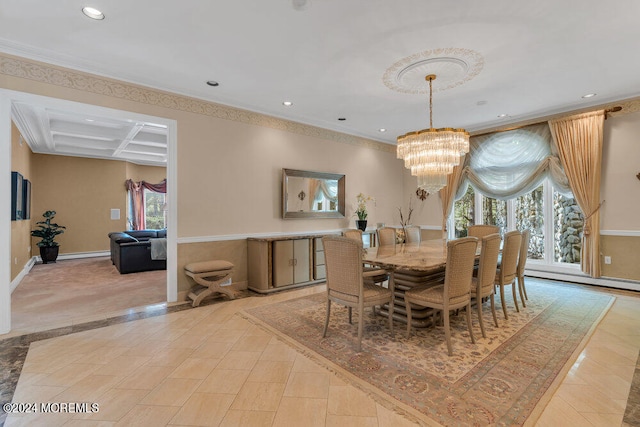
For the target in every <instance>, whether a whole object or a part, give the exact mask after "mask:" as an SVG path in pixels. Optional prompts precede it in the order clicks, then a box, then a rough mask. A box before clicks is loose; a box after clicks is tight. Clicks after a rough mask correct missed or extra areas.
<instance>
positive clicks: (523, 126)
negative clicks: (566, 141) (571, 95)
mask: <svg viewBox="0 0 640 427" xmlns="http://www.w3.org/2000/svg"><path fill="white" fill-rule="evenodd" d="M594 111H595V110H594ZM618 111H622V107H620V106H617V107H611V108H607V109H606V110H604V119H605V120H607V118H608V115H609V113H617V112H618ZM549 120H550V119H547V120H540V121H539V122H534V123H526V124H523V125H517V126H512V127H509V128H506V129H499V130H491V131H488V132H482V133H475V134H473V135H471V136H472V137H474V136H483V135H488V134H490V133H500V132H509V131H512V130H517V129H522V128H526V127H527V126H534V125H539V124H542V123H547V122H548V121H549Z"/></svg>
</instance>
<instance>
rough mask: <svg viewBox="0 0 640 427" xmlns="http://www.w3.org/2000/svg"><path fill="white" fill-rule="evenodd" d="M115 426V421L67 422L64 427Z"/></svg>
mask: <svg viewBox="0 0 640 427" xmlns="http://www.w3.org/2000/svg"><path fill="white" fill-rule="evenodd" d="M115 424H116V423H115V421H100V420H69V421H67V422H66V423H65V424H64V427H113V426H114V425H115Z"/></svg>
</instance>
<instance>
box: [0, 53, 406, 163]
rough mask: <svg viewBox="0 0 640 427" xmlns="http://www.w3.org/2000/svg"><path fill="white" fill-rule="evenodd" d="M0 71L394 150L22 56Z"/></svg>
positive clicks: (0, 60) (1, 60) (7, 58)
mask: <svg viewBox="0 0 640 427" xmlns="http://www.w3.org/2000/svg"><path fill="white" fill-rule="evenodd" d="M0 74H4V75H7V76H12V77H19V78H22V79H28V80H34V81H37V82H41V83H48V84H52V85H56V86H61V87H65V88H70V89H76V90H80V91H83V92H89V93H95V94H98V95H104V96H110V97H114V98H119V99H126V100H128V101H134V102H139V103H142V104H148V105H154V106H158V107H164V108H169V109H172V110H180V111H185V112H189V113H194V114H201V115H205V116H211V117H216V118H219V119H225V120H232V121H235V122H240V123H245V124H250V125H256V126H263V127H268V128H272V129H278V130H283V131H287V132H291V133H297V134H299V135H305V136H311V137H315V138H322V139H327V140H331V141H336V142H340V143H344V144H351V145H358V146H362V147H366V148H371V149H374V150H379V151H384V152H389V153H394V154H395V152H396V147H395V145H391V144H385V143H383V142H378V141H374V140H371V139H366V138H361V137H358V136H353V135H348V134H345V133H341V132H336V131H333V130H329V129H323V128H319V127H316V126H311V125H305V124H302V123H297V122H293V121H289V120H284V119H279V118H276V117H271V116H267V115H265V114H260V113H254V112H252V111H247V110H242V109H239V108H234V107H228V106H225V105H221V104H216V103H214V102H208V101H203V100H199V99H196V98H191V97H188V96H183V95H177V94H173V93H169V92H163V91H160V90H156V89H149V88H146V87H143V86H139V85H135V84H131V83H125V82H119V81H116V80H113V79H109V78H105V77H99V76H96V75H92V74H88V73H84V72H80V71H74V70H70V69H67V68H62V67H58V66H54V65H49V64H45V63H42V62H37V61H32V60H29V59H25V58H20V57H14V56H11V55H7V54H4V53H1V52H0Z"/></svg>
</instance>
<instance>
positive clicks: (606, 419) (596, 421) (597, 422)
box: [582, 413, 624, 427]
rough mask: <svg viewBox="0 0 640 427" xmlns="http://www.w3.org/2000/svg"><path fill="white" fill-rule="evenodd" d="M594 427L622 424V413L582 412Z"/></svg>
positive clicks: (609, 426)
mask: <svg viewBox="0 0 640 427" xmlns="http://www.w3.org/2000/svg"><path fill="white" fill-rule="evenodd" d="M582 416H583V417H585V418H586V419H587V420H588V421H589V422H590V423H591V424H592V425H593V426H594V427H611V426H619V425H622V419H623V418H624V414H595V413H582Z"/></svg>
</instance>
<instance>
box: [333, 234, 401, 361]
mask: <svg viewBox="0 0 640 427" xmlns="http://www.w3.org/2000/svg"><path fill="white" fill-rule="evenodd" d="M322 244H323V246H324V256H325V266H326V269H327V317H326V319H325V323H324V331H323V332H322V336H323V337H326V336H327V329H328V327H329V317H330V315H331V302H332V301H334V302H337V303H338V304H342V305H345V306H347V307H355V308H356V309H357V310H358V347H357V349H358V351H361V350H362V330H363V318H364V309H365V308H366V307H373V306H376V305H382V304H384V303H389V330H390V331H391V334H393V303H394V301H393V300H394V294H393V282H392V281H391V282H390V284H389V288H384V287H382V286H376V285H373V284H369V283H365V282H364V277H363V272H362V255H363V254H362V250H363V249H362V243H358V242H356V241H355V240H353V239H349V238H346V237H341V236H325V237H323V238H322Z"/></svg>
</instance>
